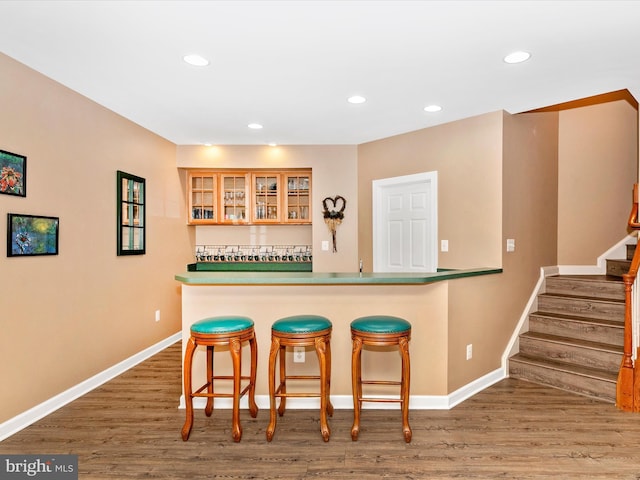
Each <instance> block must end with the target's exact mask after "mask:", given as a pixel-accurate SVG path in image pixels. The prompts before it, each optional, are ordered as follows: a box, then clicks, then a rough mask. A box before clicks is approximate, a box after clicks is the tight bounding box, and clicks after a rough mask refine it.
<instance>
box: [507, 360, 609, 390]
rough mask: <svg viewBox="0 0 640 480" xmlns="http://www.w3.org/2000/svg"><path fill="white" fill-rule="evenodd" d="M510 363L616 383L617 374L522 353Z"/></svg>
mask: <svg viewBox="0 0 640 480" xmlns="http://www.w3.org/2000/svg"><path fill="white" fill-rule="evenodd" d="M509 360H510V361H515V362H521V363H527V364H529V365H535V366H538V367H543V368H550V369H553V370H558V371H561V372H565V373H569V374H574V375H580V376H583V377H589V378H595V379H598V380H604V381H607V382H613V383H616V382H617V380H618V374H617V373H612V372H610V371H608V370H601V369H598V368H590V367H583V366H578V365H571V364H568V363H564V362H559V361H557V360H551V359H540V358H535V357H529V356H527V355H523V354H522V353H518V354H516V355H514V356H513V357H511V358H510V359H509Z"/></svg>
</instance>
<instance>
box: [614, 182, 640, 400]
mask: <svg viewBox="0 0 640 480" xmlns="http://www.w3.org/2000/svg"><path fill="white" fill-rule="evenodd" d="M627 223H628V226H629V228H631V229H632V230H636V231H637V230H640V222H638V184H637V183H636V184H635V185H634V186H633V201H632V205H631V213H630V214H629V220H628V222H627ZM639 266H640V250H639V249H637V248H636V251H635V253H634V255H633V259H632V260H631V267H630V268H629V272H627V273H625V274H624V275H622V281H623V282H624V297H625V308H624V351H623V355H622V362H621V364H620V372H619V373H618V383H617V385H616V406H617V407H618V408H619V409H620V410H624V411H628V412H639V411H640V388H638V387H640V371H638V370H640V369H635V365H634V361H633V357H634V343H637V338H636V341H635V342H634V337H636V335H635V333H634V332H636V331H638V322H639V321H640V319H638V314H637V310H638V307H639V305H638V304H637V303H638V302H637V299H636V298H634V297H637V296H638V293H640V292H637V291H636V292H634V290H638V288H637V286H636V288H634V283H636V277H637V275H638V267H639ZM635 348H636V349H637V348H638V346H637V345H635ZM635 353H636V354H637V351H636V352H635ZM636 357H637V355H636ZM636 377H637V378H636ZM636 388H638V390H639V391H638V392H636Z"/></svg>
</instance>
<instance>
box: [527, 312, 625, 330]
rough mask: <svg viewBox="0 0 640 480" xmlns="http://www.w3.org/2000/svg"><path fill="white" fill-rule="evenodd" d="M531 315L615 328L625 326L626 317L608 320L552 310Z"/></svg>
mask: <svg viewBox="0 0 640 480" xmlns="http://www.w3.org/2000/svg"><path fill="white" fill-rule="evenodd" d="M531 315H533V316H536V317H545V318H555V319H558V320H568V321H572V322H581V323H589V324H593V325H603V326H607V327H613V328H624V319H622V321H617V320H608V319H606V318H591V317H580V316H578V315H565V314H562V313H551V312H543V311H536V312H533V313H531Z"/></svg>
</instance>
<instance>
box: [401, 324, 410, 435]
mask: <svg viewBox="0 0 640 480" xmlns="http://www.w3.org/2000/svg"><path fill="white" fill-rule="evenodd" d="M400 352H401V354H402V384H401V386H400V389H401V395H402V432H403V433H404V441H405V442H407V443H409V442H411V427H410V426H409V382H410V378H411V372H410V365H409V339H408V338H407V337H403V338H401V339H400Z"/></svg>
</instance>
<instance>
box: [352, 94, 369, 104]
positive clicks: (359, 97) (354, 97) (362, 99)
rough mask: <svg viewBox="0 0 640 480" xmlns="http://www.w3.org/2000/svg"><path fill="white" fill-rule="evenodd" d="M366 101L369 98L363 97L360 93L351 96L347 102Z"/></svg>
mask: <svg viewBox="0 0 640 480" xmlns="http://www.w3.org/2000/svg"><path fill="white" fill-rule="evenodd" d="M366 101H367V99H366V98H364V97H362V96H360V95H354V96H353V97H349V98H348V99H347V102H349V103H364V102H366Z"/></svg>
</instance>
